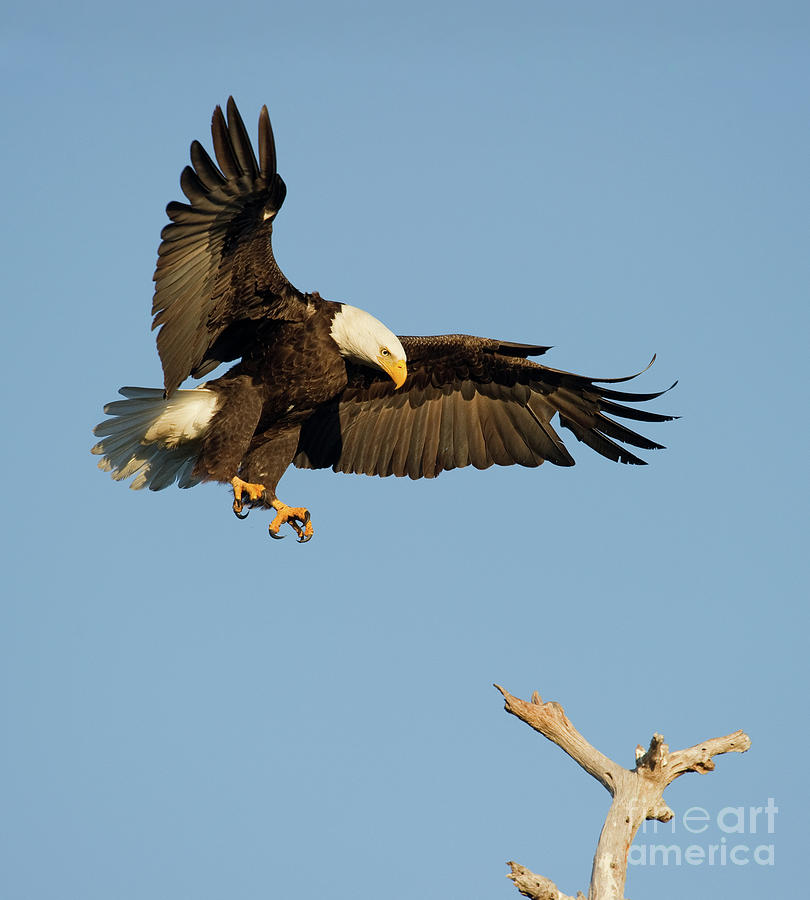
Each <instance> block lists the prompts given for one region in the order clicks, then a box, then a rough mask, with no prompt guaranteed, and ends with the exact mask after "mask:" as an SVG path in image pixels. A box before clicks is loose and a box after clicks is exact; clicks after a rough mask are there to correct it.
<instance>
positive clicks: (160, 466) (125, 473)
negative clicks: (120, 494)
mask: <svg viewBox="0 0 810 900" xmlns="http://www.w3.org/2000/svg"><path fill="white" fill-rule="evenodd" d="M119 393H120V394H122V395H123V396H124V397H126V398H127V399H126V400H114V401H113V402H112V403H108V404H107V405H106V406H105V407H104V412H105V413H106V414H107V415H108V416H110V417H111V418H109V419H105V420H104V421H103V422H100V423H99V424H98V425H96V427H95V428H94V429H93V434H95V435H98V436H99V437H101V438H102V440H100V441H99V442H98V443H97V444H96V445H95V447H93V450H92V452H93V453H95V454H97V455H99V456H102V457H103V458H102V459H101V460H99V464H98V467H99V469H101V470H102V471H104V472H110V473H111V474H112V477H113V478H114V479H115V480H116V481H123V480H124V479H125V478H129V477H131V476H133V475H134V476H135V478H134V480H133V481H132V484H130V487H131V488H133V489H134V490H136V491H137V490H140V489H141V488H144V487H149V489H150V490H153V491H160V490H163V488H165V487H168V486H169V485H170V484H173V483H174V482H175V481H177V482H178V483H179V485H180V487H181V488H188V487H193V486H194V485H195V484H197V483H198V482H199V479H198V478H195V477H194V476H193V475H192V470H193V468H194V463H195V462H196V460H197V453H198V452H199V449H200V443H201V440H202V438H203V436H204V435H205V432H206V429H207V427H208V424H209V422H210V421H211V418H212V417H213V415H214V413H215V412H216V411H217V408H218V407H219V403H220V398H219V396H218V395H217V393H216V392H215V391H212V390H209V389H207V388H206V387H205V386H204V385H201V386H200V387H198V388H194V390H190V391H175V392H174V393H173V394H172V395H171V397H169V399H168V400H166V399H164V397H163V391H161V390H159V389H156V388H136V387H123V388H121V390H120V391H119Z"/></svg>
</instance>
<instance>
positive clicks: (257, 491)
mask: <svg viewBox="0 0 810 900" xmlns="http://www.w3.org/2000/svg"><path fill="white" fill-rule="evenodd" d="M231 487H233V511H234V514H235V515H236V517H237V518H238V519H246V518H247V517H248V513H249V512H250V509H251V507H252V506H253V504H254V503H256V502H257V501H258V502H261V503H263V502H264V498H265V495H266V490H267V489H266V488H265V486H264V485H263V484H251V483H250V482H249V481H242V479H241V478H239V476H238V475H235V476H234V477H233V478H231ZM242 494H247V497H248V502H249V503H250V506H249V507H248V508H247V510H245V512H244V513H243V512H242V510H243V509H244V503H243V502H242Z"/></svg>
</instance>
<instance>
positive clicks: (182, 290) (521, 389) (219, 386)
mask: <svg viewBox="0 0 810 900" xmlns="http://www.w3.org/2000/svg"><path fill="white" fill-rule="evenodd" d="M211 131H212V135H213V144H214V152H215V156H216V163H215V162H214V161H213V160H212V159H211V157H210V156H209V155H208V153H207V152H206V151H205V150H204V149H203V147H202V145H201V144H200V143H199V142H198V141H194V142H193V143H192V145H191V163H192V164H191V166H186V168H185V169H183V172H182V174H181V176H180V186H181V188H182V190H183V193H184V194H185V195H186V197H187V198H188V201H189V202H188V203H177V202H172V203H170V204H169V205H168V206H167V208H166V212H167V215H168V217H169V219H170V220H171V222H170V224H168V225H166V227H165V228H164V229H163V231H162V233H161V239H162V240H161V244H160V248H159V250H158V261H157V269H156V271H155V274H154V280H155V283H156V286H155V294H154V302H153V306H152V312H153V314H154V321H153V326H152V327H153V328H157V329H159V330H158V333H157V348H158V354H159V356H160V361H161V364H162V367H163V375H164V382H163V388H162V389H150V388H136V387H125V388H121V390H120V393H121V394H122V395H123V396H124V398H125V399H123V400H116V401H114V402H112V403H109V404H108V405H107V406H105V407H104V412H105V413H106V414H107V415H108V416H109V418H107V419H105V420H104V421H103V422H101V423H100V424H99V425H97V426H96V428H95V429H94V433H95V434H96V435H97V436H99V437H100V438H101V440H100V441H99V442H98V443H97V444H96V445H95V446H94V447H93V453H95V454H98V455H100V456H101V457H102V458H101V460H100V461H99V467H100V468H101V469H103V470H105V471H108V472H111V473H112V477H113V478H114V479H116V480H123V479H126V478H129V477H133V481H132V483H131V485H130V486H131V487H132V488H135V489H136V490H137V489H139V488H143V487H149V488H150V489H151V490H154V491H159V490H162V489H163V488H165V487H168V486H169V485H171V484H173V483H174V482H177V483H178V484H179V486H180V487H182V488H187V487H192V486H193V485H195V484H198V483H199V482H203V481H217V482H223V483H225V484H229V485H230V486H231V488H232V490H233V504H232V508H233V511H234V512H235V513H236V514H237V515H238V516H239V517H240V518H243V517H244V516H246V515H247V511H248V510H249V509H251V508H253V507H264V508H272V509H273V510H274V511H275V513H276V515H275V517H274V518H273V521H272V522H271V523H270V526H269V528H270V534H271V536H272V537H280V535H279V529H280V528H281V526H282V525H283V524H285V523H289V524H290V525H291V526H292V527H293V529H294V530H295V532H296V534H297V535H298V539H299V541H301V542H304V541H308V540H309V539H310V538H311V537H312V535H313V527H312V521H311V519H310V514H309V511H308V510H307V509H305V508H303V507H292V506H288V505H287V504H285V503H283V502H282V501H281V500H279V499H278V497H277V496H276V486H277V485H278V482H279V480H280V479H281V476H282V475H283V474H284V472H285V470H286V469H287V467H288V466H289V465H290V463H292V464H293V465H295V466H297V467H299V468H314V469H319V468H325V467H331V468H332V469H333V470H334V471H335V472H354V473H358V474H365V475H381V476H384V475H399V476H402V475H408V476H409V477H410V478H433V477H434V476H436V475H438V474H439V473H440V472H443V471H445V470H448V469H455V468H460V467H463V466H468V465H473V466H475V467H476V468H478V469H485V468H488V467H489V466H491V465H493V464H494V465H501V466H508V465H513V464H515V463H517V464H519V465H522V466H530V467H531V466H539V465H540V464H541V463H542V462H544V461H545V460H548V461H549V462H551V463H554V465H557V466H572V465H574V460H573V458H572V457H571V455H570V453H569V452H568V450H567V449H566V447H565V446H564V444H563V442H562V440H561V439H560V437H559V435H558V434H557V432H556V431H555V429H554V428H553V427H552V424H551V420H552V418H553V417H554V415H555V414H556V415H558V416H559V424H560V425H561V426H562V427H563V428H568V429H569V430H571V431H572V432H573V433H574V435H575V436H576V437H577V438H578V439H579V440H580V441H583V442H584V443H586V444H587V445H588V446H590V447H591V448H593V449H594V450H595V451H596V452H597V453H600V454H601V455H602V456H605V457H607V458H608V459H611V460H614V461H617V462H623V463H634V464H643V460H641V459H640V458H639V457H637V456H636V455H635V454H634V453H632V452H631V451H630V450H628V449H626V447H624V446H622V445H623V444H624V445H630V446H631V447H637V448H641V449H644V450H653V449H659V448H661V445H660V444H657V443H655V442H654V441H651V440H649V439H647V438H646V437H643V436H641V435H639V434H637V433H636V432H635V431H632V430H631V429H630V428H627V427H626V426H625V425H622V424H620V423H619V422H617V421H615V419H614V418H611V416H615V417H618V418H622V419H630V420H635V421H641V422H663V421H667V420H669V419H671V418H673V417H672V416H665V415H660V414H658V413H653V412H648V411H645V410H641V409H638V408H636V407H632V406H627V405H625V404H627V403H639V402H645V401H648V400H653V399H655V398H656V397H659V396H660V395H661V394H663V393H664V391H659V392H657V393H646V394H639V393H629V392H626V391H618V390H615V389H613V388H610V387H606V386H605V385H608V384H613V383H617V382H624V381H628V380H630V378H635V377H636V376H635V375H631V376H628V377H627V378H599V379H595V378H586V377H584V376H582V375H574V374H572V373H570V372H563V371H559V370H557V369H550V368H547V367H546V366H542V365H540V364H538V363H536V362H533V361H531V360H530V359H529V357H531V356H539V355H541V354H543V353H545V352H546V351H547V350H548V349H549V348H548V347H541V346H535V345H533V344H519V343H511V342H509V341H500V340H492V339H487V338H479V337H471V336H469V335H464V334H449V335H439V336H435V337H398V336H397V335H396V334H394V333H393V332H392V331H390V330H389V329H388V328H387V327H386V326H385V325H383V324H382V322H380V321H379V320H378V319H375V318H374V317H373V316H371V315H370V314H369V313H367V312H364V311H363V310H361V309H357V308H356V307H354V306H349V305H348V304H346V303H336V302H331V301H329V300H324V299H322V298H321V297H320V295H319V294H317V293H309V294H307V293H303V292H301V291H299V290H298V289H297V288H295V287H294V286H293V285H292V284H291V283H290V282H289V281H288V280H287V279H286V278H285V277H284V275H283V273H282V272H281V270H280V269H279V267H278V265H277V264H276V260H275V258H274V257H273V251H272V249H271V242H270V238H271V234H272V230H273V221H274V220H275V217H276V215H277V214H278V211H279V210H280V209H281V205H282V203H283V202H284V197H285V194H286V191H287V189H286V187H285V184H284V182H283V181H282V179H281V176H280V175H279V174H278V172H277V171H276V149H275V142H274V139H273V132H272V129H271V127H270V118H269V116H268V113H267V107H263V108H262V110H261V113H260V115H259V144H258V150H259V152H258V159H257V158H256V155H255V153H254V150H253V147H252V146H251V142H250V138H249V136H248V133H247V130H246V129H245V126H244V123H243V121H242V118H241V116H240V114H239V111H238V110H237V108H236V104H235V103H234V101H233V98H230V99H229V100H228V103H227V118H226V116H225V115H223V112H222V109H221V108H220V107H219V106H218V107H217V108H216V109H215V110H214V115H213V119H212V123H211ZM234 360H239V362H237V364H236V365H234V366H233V367H232V368H231V369H230V370H229V371H227V373H226V374H225V375H223V376H222V377H220V378H216V379H215V380H212V381H209V382H207V383H203V384H201V385H200V386H199V387H196V388H194V389H192V390H179V387H180V385H181V384H182V382H183V381H185V379H186V378H187V377H189V376H192V377H194V378H201V377H203V376H205V375H206V374H208V373H210V372H212V371H213V370H214V369H215V368H217V367H218V366H219V365H220V364H221V363H225V362H232V361H234ZM638 374H640V373H638Z"/></svg>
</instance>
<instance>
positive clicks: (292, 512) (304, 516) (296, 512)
mask: <svg viewBox="0 0 810 900" xmlns="http://www.w3.org/2000/svg"><path fill="white" fill-rule="evenodd" d="M270 505H271V506H272V507H273V509H274V510H275V511H276V513H277V515H276V517H275V519H273V521H272V522H271V523H270V526H269V531H270V537H271V538H275V539H276V540H281V538H282V537H283V535H280V534H279V533H278V530H279V528H281V526H282V525H283V524H284V523H285V522H289V524H290V525H291V526H292V527H293V528H294V529H295V533H296V534H297V535H298V543H299V544H306V542H307V541H309V540H312V536H313V535H314V534H315V529H314V528H313V527H312V522H311V521H310V515H309V510H308V509H305V508H304V507H303V506H287V504H286V503H282V502H281V500H273V501H272V503H271V504H270ZM299 522H300V523H301V524H300V525H299V524H298V523H299Z"/></svg>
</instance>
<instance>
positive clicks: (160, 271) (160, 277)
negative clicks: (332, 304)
mask: <svg viewBox="0 0 810 900" xmlns="http://www.w3.org/2000/svg"><path fill="white" fill-rule="evenodd" d="M227 111H228V118H227V121H226V119H225V116H224V115H223V114H222V109H221V108H220V107H219V106H218V107H217V108H216V109H215V110H214V115H213V118H212V121H211V133H212V135H213V138H214V151H215V154H216V159H217V164H218V166H217V165H215V164H214V162H213V160H212V159H211V157H210V156H209V155H208V154H207V153H206V152H205V150H204V149H203V147H202V145H201V144H200V143H199V142H198V141H194V142H193V143H192V145H191V163H192V165H191V166H186V168H185V169H183V172H182V174H181V176H180V186H181V188H182V189H183V193H184V194H185V195H186V197H187V198H188V200H189V203H176V202H175V203H170V204H169V205H168V206H167V207H166V213H167V215H168V216H169V218H170V219H171V220H172V221H171V224H169V225H167V226H166V227H165V228H164V229H163V231H162V232H161V238H162V241H161V244H160V248H159V250H158V262H157V268H156V270H155V275H154V280H155V282H156V285H155V296H154V301H153V303H152V312H153V314H154V316H155V318H154V321H153V322H152V327H153V328H160V331H159V332H158V335H157V347H158V353H159V354H160V360H161V363H162V364H163V375H164V383H165V388H166V391H167V393H171V392H172V391H173V390H174V389H175V388H176V387H178V385H180V383H181V382H182V381H184V380H185V379H186V378H187V377H188V376H189V375H193V376H194V377H195V378H200V377H202V376H203V375H205V374H206V373H207V372H210V371H211V370H212V369H214V368H216V366H218V365H219V363H220V362H227V361H229V360H232V359H236V358H237V357H239V356H241V355H242V350H243V348H244V346H245V343H246V342H248V341H249V340H250V336H251V335H252V333H253V328H254V327H255V326H254V323H255V322H256V321H258V320H259V319H267V318H272V317H274V316H280V315H284V314H285V312H287V311H288V310H289V307H290V306H294V305H296V304H298V303H300V298H301V295H300V294H299V293H298V291H296V290H295V288H294V287H293V286H292V285H291V284H290V283H289V282H288V281H287V279H286V278H285V277H284V275H283V274H282V272H281V270H280V269H279V267H278V265H277V264H276V261H275V259H274V258H273V252H272V249H271V246H270V236H271V233H272V230H273V225H272V223H273V219H274V218H275V215H276V213H277V212H278V211H279V209H281V204H282V203H283V202H284V196H285V194H286V192H287V188H286V187H285V185H284V182H283V181H282V179H281V176H280V175H279V174H278V173H277V171H276V150H275V143H274V141H273V131H272V129H271V127H270V117H269V115H268V113H267V107H266V106H265V107H262V111H261V114H260V116H259V159H258V161H257V159H256V156H255V154H254V152H253V147H252V146H251V143H250V138H249V137H248V133H247V131H246V129H245V126H244V123H243V122H242V117H241V116H240V115H239V110H238V109H237V108H236V104H235V103H234V101H233V97H231V98H229V99H228V105H227Z"/></svg>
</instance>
